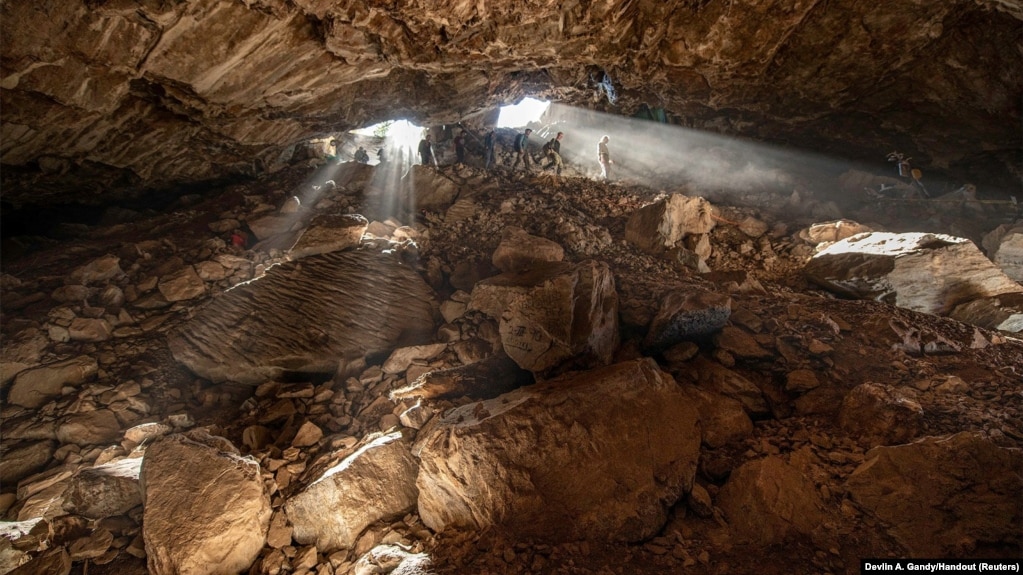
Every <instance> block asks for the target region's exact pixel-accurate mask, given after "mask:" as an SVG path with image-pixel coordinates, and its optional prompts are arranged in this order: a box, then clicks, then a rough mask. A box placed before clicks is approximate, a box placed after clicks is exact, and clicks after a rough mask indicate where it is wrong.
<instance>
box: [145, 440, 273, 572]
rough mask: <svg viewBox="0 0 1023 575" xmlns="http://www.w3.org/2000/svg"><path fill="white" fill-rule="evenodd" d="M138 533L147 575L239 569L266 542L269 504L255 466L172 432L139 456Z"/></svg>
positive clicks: (219, 445) (221, 445)
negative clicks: (140, 506)
mask: <svg viewBox="0 0 1023 575" xmlns="http://www.w3.org/2000/svg"><path fill="white" fill-rule="evenodd" d="M140 478H141V483H142V497H143V506H144V509H145V519H144V520H145V527H144V529H143V534H144V537H145V543H146V554H147V559H148V565H149V572H150V573H153V574H154V575H163V574H171V573H192V574H195V575H215V574H218V573H235V572H239V571H244V570H245V569H247V568H248V567H249V565H251V564H252V562H253V561H254V560H255V558H256V556H257V555H258V554H259V550H260V549H262V547H263V543H264V542H265V541H266V530H267V526H268V524H269V523H270V499H269V497H268V495H267V493H266V492H265V490H264V488H263V482H262V479H261V476H260V470H259V464H258V463H257V462H256V461H255V460H253V459H251V458H243V457H241V455H239V454H238V452H237V449H236V448H235V447H234V446H233V445H231V442H229V441H228V440H226V439H224V438H222V437H214V436H210V435H209V434H206V433H203V432H189V433H187V434H179V435H171V436H168V437H166V438H163V439H161V440H159V441H157V442H156V443H154V444H153V445H152V446H150V447H149V449H148V450H147V451H146V455H145V458H144V459H143V461H142V468H141V475H140Z"/></svg>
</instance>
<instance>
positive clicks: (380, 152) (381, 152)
mask: <svg viewBox="0 0 1023 575" xmlns="http://www.w3.org/2000/svg"><path fill="white" fill-rule="evenodd" d="M385 161H387V158H386V157H385V156H384V147H383V146H380V148H379V149H378V150H377V162H379V163H381V164H382V163H384V162H385Z"/></svg>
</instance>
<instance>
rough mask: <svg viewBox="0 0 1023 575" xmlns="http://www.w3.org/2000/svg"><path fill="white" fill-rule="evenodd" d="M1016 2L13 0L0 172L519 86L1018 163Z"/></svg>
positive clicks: (495, 94) (292, 138)
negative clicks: (39, 0) (170, 0)
mask: <svg viewBox="0 0 1023 575" xmlns="http://www.w3.org/2000/svg"><path fill="white" fill-rule="evenodd" d="M1021 19H1023V7H1021V6H1020V3H1019V2H1018V1H1015V0H999V1H992V0H984V1H976V2H943V1H940V0H926V1H923V2H918V3H912V4H891V3H863V2H857V1H855V0H833V1H829V2H820V1H812V2H803V3H799V4H798V5H792V4H791V3H790V2H783V1H780V0H770V1H768V2H742V3H739V4H736V3H718V2H689V1H687V2H659V1H656V0H640V1H636V2H625V1H612V2H603V3H592V4H591V3H562V2H552V1H548V0H536V1H534V2H530V3H513V4H508V3H472V2H463V1H461V0H442V1H440V2H436V3H432V4H430V5H429V7H428V8H424V7H423V5H420V4H409V3H373V4H363V3H347V2H341V3H338V2H328V1H325V0H301V1H294V2H285V1H283V0H265V1H261V2H249V3H243V2H218V1H216V0H188V1H184V2H173V3H166V2H141V3H139V2H126V1H123V0H107V1H101V2H86V1H85V0H57V1H54V2H47V3H45V4H39V3H33V2H5V3H4V4H3V6H2V8H0V23H2V24H0V25H2V27H3V30H2V31H3V34H2V37H3V50H2V54H3V55H2V66H3V68H2V70H3V72H2V77H0V89H2V92H0V96H2V105H3V110H4V118H3V130H2V135H3V138H2V139H3V144H2V146H0V153H2V162H3V164H4V166H5V167H9V168H14V169H7V170H5V174H4V176H5V180H7V181H5V186H4V187H5V190H4V196H5V199H6V200H8V201H11V202H15V203H35V202H44V203H45V202H50V201H87V202H94V201H97V200H99V199H101V198H104V197H106V198H111V197H113V195H114V194H115V193H117V192H125V191H126V190H128V189H129V188H130V187H133V186H134V187H138V186H139V185H140V184H141V185H161V184H168V183H172V182H197V181H201V180H209V179H214V178H220V177H224V176H238V175H255V174H260V173H264V172H266V171H268V170H270V169H272V167H273V166H274V165H275V163H277V162H279V161H280V159H281V158H282V157H284V158H287V157H290V155H291V152H292V151H293V150H294V146H295V144H296V143H298V142H302V141H304V140H307V139H309V138H311V137H315V136H323V135H325V134H329V133H337V132H340V131H344V130H348V129H350V128H353V127H358V126H365V125H369V124H372V123H374V122H377V121H382V120H385V119H390V118H393V117H394V116H395V115H396V114H399V113H400V114H402V115H407V116H408V117H411V118H413V119H415V120H417V121H418V122H419V123H421V124H427V125H428V124H439V123H450V122H453V121H456V120H459V119H461V118H465V117H467V116H469V115H471V114H473V113H476V112H480V111H486V110H489V109H492V108H493V107H494V106H496V105H500V104H504V103H510V102H511V101H514V100H515V99H517V98H519V97H521V96H523V95H536V96H541V97H550V98H553V99H555V100H557V101H560V102H564V103H567V104H572V105H582V106H584V107H588V108H594V107H595V108H599V109H601V110H602V111H610V112H613V113H618V114H622V115H625V116H631V115H633V114H635V113H636V112H637V110H646V109H647V108H646V105H647V104H648V103H649V104H650V105H651V106H654V105H656V106H659V107H662V108H663V109H664V110H665V111H666V114H665V117H666V118H668V119H669V120H670V121H671V122H673V123H677V124H683V125H686V126H689V127H696V128H700V129H707V130H711V131H717V132H725V133H729V134H740V135H744V136H748V137H753V138H762V139H767V140H773V141H778V142H785V143H788V144H797V145H801V146H804V147H814V148H815V149H818V150H821V149H823V150H828V151H841V152H843V153H845V154H852V155H857V156H861V157H870V158H875V159H876V158H877V155H878V154H884V153H887V152H888V151H889V148H899V149H901V150H902V151H904V152H906V153H908V154H909V155H911V156H913V157H914V158H916V159H917V161H923V162H927V163H928V164H929V165H931V166H933V167H934V168H936V169H953V170H959V171H960V172H962V171H964V170H965V171H966V172H971V173H972V175H975V176H988V177H991V176H995V177H1001V178H1002V181H1006V178H1008V180H1009V181H1014V180H1012V178H1018V175H1019V174H1018V169H1017V168H1012V167H1011V166H1013V165H1017V166H1018V157H1019V153H1020V143H1019V137H1018V135H1019V134H1018V132H1019V120H1020V101H1021V98H1020V86H1021V85H1023V82H1021V76H1023V73H1021V66H1020V58H1019V54H1018V52H1017V51H1015V50H1012V49H1010V48H1008V47H1011V46H1015V45H1017V44H1018V41H1019V24H1020V20H1021ZM936 119H940V121H935V120H936ZM950 133H951V134H954V137H947V136H946V135H947V134H950ZM992 169H993V170H994V171H996V172H997V174H992V173H991V171H992ZM74 189H77V190H79V193H78V194H77V195H75V196H71V195H69V194H68V192H69V191H70V190H74ZM82 189H89V190H90V192H89V193H87V194H82V193H81V190H82Z"/></svg>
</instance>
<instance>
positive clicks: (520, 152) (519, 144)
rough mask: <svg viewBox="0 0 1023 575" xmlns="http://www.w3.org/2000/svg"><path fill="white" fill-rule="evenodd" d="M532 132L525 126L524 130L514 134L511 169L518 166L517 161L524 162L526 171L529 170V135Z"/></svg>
mask: <svg viewBox="0 0 1023 575" xmlns="http://www.w3.org/2000/svg"><path fill="white" fill-rule="evenodd" d="M532 133H533V130H530V129H529V128H526V131H525V132H523V133H521V134H519V135H517V136H515V163H513V164H512V169H513V170H514V169H515V168H517V167H519V162H525V165H526V171H527V172H528V171H530V168H529V149H528V148H529V135H530V134H532Z"/></svg>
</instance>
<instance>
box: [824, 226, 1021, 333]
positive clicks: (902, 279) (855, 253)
mask: <svg viewBox="0 0 1023 575" xmlns="http://www.w3.org/2000/svg"><path fill="white" fill-rule="evenodd" d="M804 272H805V273H806V275H807V277H808V278H809V279H810V280H811V281H813V282H814V283H816V284H818V285H820V286H822V287H824V288H825V289H829V290H831V291H834V292H836V293H839V294H842V295H846V296H849V297H854V298H857V299H874V300H878V301H883V302H886V303H890V304H892V305H896V306H899V307H903V308H906V309H911V310H914V311H920V312H924V313H930V314H934V315H947V314H948V313H949V312H950V311H952V310H953V309H954V308H955V307H956V306H957V305H960V304H963V303H966V302H969V301H972V300H975V299H978V298H983V297H991V296H997V295H1001V294H1008V293H1019V292H1023V287H1021V286H1020V285H1019V284H1017V283H1016V282H1014V281H1012V279H1011V278H1009V277H1008V276H1007V275H1005V273H1004V272H1003V271H1002V270H1000V269H999V268H998V266H996V265H995V264H993V263H991V261H990V260H988V259H987V258H986V257H984V254H982V253H981V251H980V250H979V249H978V248H977V246H976V245H974V244H973V242H971V241H970V240H968V239H965V238H958V237H954V236H948V235H944V234H924V233H907V234H894V233H887V232H870V233H865V234H858V235H855V236H852V237H850V238H847V239H844V240H842V241H839V242H835V243H834V244H831V245H830V246H828V247H827V248H825V249H823V250H821V251H820V252H819V253H818V254H817V255H815V256H814V257H813V258H812V259H811V260H810V261H809V262H807V264H806V267H805V268H804Z"/></svg>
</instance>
